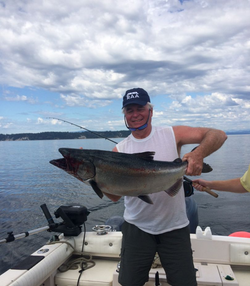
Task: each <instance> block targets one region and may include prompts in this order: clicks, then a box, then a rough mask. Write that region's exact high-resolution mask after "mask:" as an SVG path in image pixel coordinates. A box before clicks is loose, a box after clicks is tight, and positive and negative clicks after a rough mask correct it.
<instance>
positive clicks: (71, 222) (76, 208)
mask: <svg viewBox="0 0 250 286" xmlns="http://www.w3.org/2000/svg"><path fill="white" fill-rule="evenodd" d="M40 207H41V209H42V211H43V213H44V215H45V218H46V219H47V221H48V226H43V227H40V228H36V229H33V230H29V231H26V232H22V233H19V234H15V235H14V234H13V231H10V232H7V234H8V236H7V237H6V238H4V239H1V240H0V244H3V243H8V242H12V241H15V240H16V239H21V238H25V237H27V236H30V235H33V234H37V233H39V232H42V231H45V230H47V231H49V232H59V233H63V234H64V235H65V236H77V235H79V234H80V233H81V232H82V225H83V224H84V223H85V221H86V220H87V216H88V215H89V214H90V212H89V211H88V210H87V208H86V207H84V206H81V205H69V206H60V207H59V208H58V209H57V210H56V211H55V212H54V214H55V217H56V218H61V219H62V222H60V223H56V222H54V220H53V218H52V216H51V214H50V212H49V210H48V208H47V206H46V204H42V205H41V206H40Z"/></svg>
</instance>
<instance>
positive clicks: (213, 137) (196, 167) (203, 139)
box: [173, 126, 227, 176]
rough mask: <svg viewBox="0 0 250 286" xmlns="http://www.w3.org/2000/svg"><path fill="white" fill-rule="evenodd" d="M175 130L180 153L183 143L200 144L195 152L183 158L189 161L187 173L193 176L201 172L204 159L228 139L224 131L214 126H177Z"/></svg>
mask: <svg viewBox="0 0 250 286" xmlns="http://www.w3.org/2000/svg"><path fill="white" fill-rule="evenodd" d="M173 130H174V134H175V139H176V144H177V150H178V152H179V154H180V151H181V147H182V146H183V145H186V144H196V143H197V144H199V146H198V147H197V148H196V149H195V150H194V151H193V152H189V153H186V154H185V155H184V156H183V158H182V160H183V161H188V168H187V171H186V174H187V175H191V176H198V175H200V174H201V171H202V167H203V159H204V158H205V157H207V156H208V155H210V154H212V153H213V152H215V151H216V150H218V149H219V148H220V147H221V146H222V145H223V143H224V142H225V140H226V139H227V135H226V134H225V132H224V131H222V130H217V129H212V128H203V127H189V126H175V127H173Z"/></svg>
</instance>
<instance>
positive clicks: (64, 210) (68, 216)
mask: <svg viewBox="0 0 250 286" xmlns="http://www.w3.org/2000/svg"><path fill="white" fill-rule="evenodd" d="M40 207H41V209H42V211H43V213H44V215H45V217H46V219H47V221H48V223H49V229H48V231H54V232H60V233H63V234H64V235H65V236H77V235H79V234H80V233H81V232H82V225H83V224H84V222H85V221H87V216H88V215H89V214H90V212H89V211H88V210H87V208H86V207H84V206H81V205H72V206H60V207H59V208H58V209H57V210H56V211H55V213H54V214H55V217H56V218H62V220H63V221H62V222H61V223H55V222H54V220H53V218H52V216H51V214H50V212H49V210H48V208H47V206H46V204H42V205H41V206H40Z"/></svg>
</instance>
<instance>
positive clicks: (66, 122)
mask: <svg viewBox="0 0 250 286" xmlns="http://www.w3.org/2000/svg"><path fill="white" fill-rule="evenodd" d="M48 118H51V119H56V120H59V121H63V122H65V123H69V124H71V125H74V126H76V127H79V128H81V129H84V130H86V131H88V132H90V133H93V134H95V135H97V136H99V137H101V138H104V139H106V140H109V141H111V142H113V143H115V144H117V142H115V141H113V140H112V139H109V138H107V137H105V136H102V135H100V134H99V133H97V132H94V131H91V130H89V129H87V128H85V127H82V126H80V125H77V124H75V123H72V122H69V121H67V120H64V119H60V118H56V117H48Z"/></svg>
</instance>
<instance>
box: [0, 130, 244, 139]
mask: <svg viewBox="0 0 250 286" xmlns="http://www.w3.org/2000/svg"><path fill="white" fill-rule="evenodd" d="M95 133H96V134H99V136H97V135H95V134H93V133H92V132H88V131H83V132H53V131H52V132H40V133H18V134H0V141H31V140H65V139H98V138H99V139H100V138H102V139H108V138H124V137H127V136H128V135H129V134H130V131H128V130H120V131H95ZM226 134H227V135H243V134H250V130H246V131H237V132H233V131H228V132H226Z"/></svg>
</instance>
